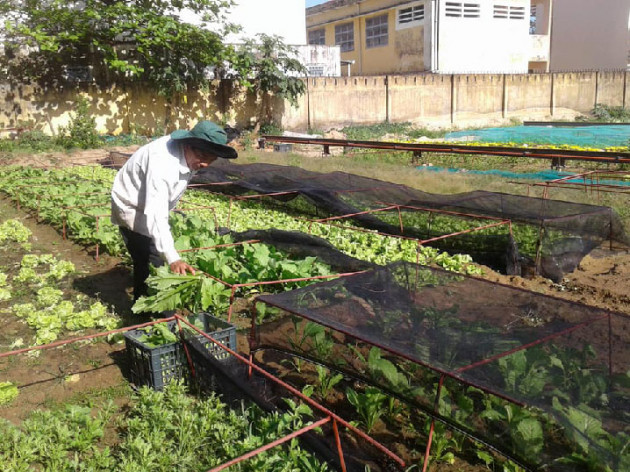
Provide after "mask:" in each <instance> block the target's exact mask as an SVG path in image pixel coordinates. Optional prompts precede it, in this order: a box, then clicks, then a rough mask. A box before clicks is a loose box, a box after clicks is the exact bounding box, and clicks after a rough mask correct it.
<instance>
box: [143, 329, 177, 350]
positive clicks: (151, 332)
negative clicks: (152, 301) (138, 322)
mask: <svg viewBox="0 0 630 472" xmlns="http://www.w3.org/2000/svg"><path fill="white" fill-rule="evenodd" d="M141 329H142V331H144V332H145V333H146V334H143V335H142V336H140V337H139V338H138V341H140V342H141V343H144V344H146V345H147V346H149V347H157V346H163V345H164V344H171V343H176V342H177V335H176V334H175V333H173V332H172V331H171V330H170V329H169V326H168V324H167V323H158V324H155V325H152V326H147V327H146V328H141Z"/></svg>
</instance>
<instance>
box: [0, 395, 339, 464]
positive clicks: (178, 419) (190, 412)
mask: <svg viewBox="0 0 630 472" xmlns="http://www.w3.org/2000/svg"><path fill="white" fill-rule="evenodd" d="M287 404H288V410H287V411H286V412H284V413H273V414H267V413H264V412H262V411H261V410H260V409H259V408H257V407H256V406H247V405H243V407H242V408H241V409H239V410H230V409H228V408H227V406H226V405H225V404H223V403H222V402H221V401H220V400H219V398H218V397H217V396H215V395H210V396H208V397H205V398H203V399H196V398H194V397H191V396H189V395H187V394H186V391H185V388H184V387H183V386H182V385H179V384H170V385H167V386H166V387H165V389H164V391H163V392H157V391H154V390H151V389H149V388H147V387H144V388H142V389H140V391H139V392H138V393H137V394H136V395H135V396H134V398H133V400H132V403H131V405H130V406H129V408H127V409H126V410H124V411H120V410H118V409H117V408H116V407H115V405H114V404H113V402H107V403H106V404H105V405H104V407H103V408H102V409H101V410H100V411H96V410H95V409H92V408H90V407H88V406H83V405H74V404H71V405H65V406H63V407H61V408H56V409H54V410H52V411H35V412H33V413H32V414H31V415H30V416H29V418H28V419H26V420H25V421H24V422H23V423H22V425H20V426H14V425H13V424H11V423H10V422H8V421H6V420H0V437H2V438H3V441H0V463H2V470H3V472H18V471H26V470H40V469H41V470H49V471H53V470H54V471H59V472H70V471H77V470H85V471H88V470H89V471H93V472H108V471H113V470H116V471H125V472H132V471H149V470H150V471H154V472H171V471H173V470H178V471H182V472H193V471H199V470H209V469H212V468H214V467H217V466H218V465H220V464H223V463H225V462H227V461H228V460H230V459H234V458H236V457H239V456H241V455H243V454H245V453H247V452H250V451H252V450H254V449H257V448H259V447H261V446H263V445H265V444H268V443H270V442H272V441H274V440H276V439H279V438H281V437H283V436H285V435H287V434H289V433H290V432H293V431H296V430H298V429H300V428H302V427H304V426H305V425H306V424H308V421H307V419H308V417H310V416H312V411H311V409H310V408H309V407H308V406H306V405H303V404H296V403H295V402H293V401H292V400H288V401H287ZM115 416H116V420H115V421H116V422H114V418H115ZM108 428H112V430H113V429H114V428H116V437H117V438H118V441H116V442H115V443H114V444H112V441H111V438H106V437H105V431H106V429H108ZM112 437H113V436H112ZM239 470H241V471H243V472H254V471H261V470H264V471H269V472H286V471H289V470H291V471H297V470H305V471H314V472H326V471H328V470H329V468H328V467H327V466H326V464H323V463H320V462H319V461H318V460H317V459H316V458H315V457H313V455H312V454H310V453H309V452H307V451H305V450H302V449H301V448H300V446H299V442H298V441H297V440H294V441H290V442H288V443H287V444H285V445H284V446H283V447H277V448H274V449H272V450H270V451H267V452H265V453H262V454H259V455H256V456H255V457H253V458H251V459H250V460H248V461H245V462H243V463H242V464H240V466H239Z"/></svg>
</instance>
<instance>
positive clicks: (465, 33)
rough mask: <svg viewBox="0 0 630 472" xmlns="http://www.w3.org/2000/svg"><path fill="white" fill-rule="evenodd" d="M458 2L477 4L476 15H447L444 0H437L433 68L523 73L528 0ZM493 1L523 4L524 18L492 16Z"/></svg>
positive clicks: (495, 0)
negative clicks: (477, 13) (436, 45)
mask: <svg viewBox="0 0 630 472" xmlns="http://www.w3.org/2000/svg"><path fill="white" fill-rule="evenodd" d="M450 2H451V0H449V3H450ZM460 2H461V4H462V5H465V4H478V5H479V7H480V11H479V18H453V17H449V16H447V12H446V2H445V1H443V0H442V1H440V2H439V26H438V29H439V32H438V34H437V36H438V48H437V49H438V50H437V54H438V63H437V68H438V69H437V72H440V73H466V72H490V73H527V66H528V61H529V55H530V48H531V40H530V37H529V10H530V0H457V1H456V2H455V3H460ZM494 5H505V6H516V7H524V8H525V15H524V18H523V19H522V20H521V19H519V20H515V19H509V18H507V19H503V18H501V19H499V18H494ZM425 50H426V49H425ZM434 53H435V50H434Z"/></svg>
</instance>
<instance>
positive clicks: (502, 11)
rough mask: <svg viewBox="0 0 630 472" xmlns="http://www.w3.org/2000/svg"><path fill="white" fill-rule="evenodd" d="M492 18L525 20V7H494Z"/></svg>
mask: <svg viewBox="0 0 630 472" xmlns="http://www.w3.org/2000/svg"><path fill="white" fill-rule="evenodd" d="M493 17H494V18H499V19H508V18H509V19H510V20H524V19H525V7H516V6H511V5H510V6H507V5H494V14H493Z"/></svg>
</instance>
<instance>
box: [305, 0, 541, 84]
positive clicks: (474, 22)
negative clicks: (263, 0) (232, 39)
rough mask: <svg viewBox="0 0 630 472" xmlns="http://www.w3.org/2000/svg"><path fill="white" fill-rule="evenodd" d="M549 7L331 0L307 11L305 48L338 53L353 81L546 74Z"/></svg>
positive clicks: (499, 0)
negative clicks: (412, 75) (361, 77)
mask: <svg viewBox="0 0 630 472" xmlns="http://www.w3.org/2000/svg"><path fill="white" fill-rule="evenodd" d="M551 3H552V0H535V1H534V3H532V0H330V1H328V2H326V3H323V4H321V5H318V6H314V7H311V8H307V9H306V30H307V36H308V43H309V44H322V45H328V46H333V45H337V46H340V48H341V59H342V65H343V64H344V63H345V64H349V65H351V67H350V69H349V71H350V73H351V74H352V75H373V74H405V73H414V72H422V71H431V72H435V73H478V72H488V73H527V72H528V70H532V69H534V68H535V69H537V70H538V69H542V70H543V71H544V70H545V69H546V68H547V67H548V65H547V64H548V56H549V34H550V28H549V24H550V22H549V16H550V12H551V9H550V6H551ZM534 9H535V11H536V25H535V28H532V25H531V21H532V20H531V18H532V16H531V15H532V14H533V12H534ZM346 70H348V69H346V68H344V67H342V71H343V72H346Z"/></svg>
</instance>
